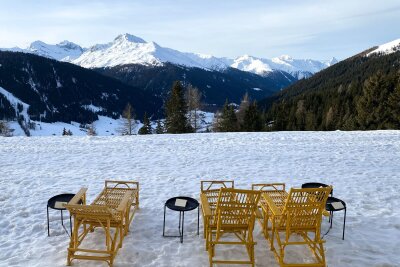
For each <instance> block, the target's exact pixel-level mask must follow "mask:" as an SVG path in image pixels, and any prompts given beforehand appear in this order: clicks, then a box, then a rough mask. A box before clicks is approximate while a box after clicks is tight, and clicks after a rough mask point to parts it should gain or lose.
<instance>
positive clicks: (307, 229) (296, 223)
mask: <svg viewBox="0 0 400 267" xmlns="http://www.w3.org/2000/svg"><path fill="white" fill-rule="evenodd" d="M331 189H332V188H331V187H327V188H309V189H295V188H292V189H290V191H289V194H288V196H287V199H286V202H285V205H284V207H283V209H282V208H281V207H277V206H276V205H275V204H274V203H273V202H274V201H273V200H272V198H270V197H268V195H267V194H265V193H264V195H263V197H265V198H266V199H267V202H268V205H269V207H270V211H269V212H271V213H272V214H274V216H270V217H268V218H269V219H270V220H271V221H272V227H271V228H270V229H266V230H267V231H269V230H271V235H268V238H270V239H271V240H270V244H271V250H272V251H273V252H274V255H275V257H276V259H277V261H278V263H279V265H280V266H281V267H289V266H290V267H294V266H296V267H297V266H321V267H322V266H326V261H325V251H324V247H323V243H324V242H325V241H324V240H322V239H321V221H322V214H323V211H324V210H325V203H326V200H327V198H328V196H329V194H330V192H331ZM282 235H283V237H282ZM293 235H297V236H300V237H301V238H302V241H291V240H290V238H291V237H292V236H293ZM275 241H276V243H277V246H275ZM292 245H305V246H308V248H309V249H310V251H311V252H312V254H313V256H314V259H315V262H313V263H287V262H286V261H285V249H286V248H288V247H289V246H292Z"/></svg>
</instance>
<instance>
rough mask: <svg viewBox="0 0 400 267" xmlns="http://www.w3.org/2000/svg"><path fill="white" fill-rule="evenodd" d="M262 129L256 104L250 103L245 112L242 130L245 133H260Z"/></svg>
mask: <svg viewBox="0 0 400 267" xmlns="http://www.w3.org/2000/svg"><path fill="white" fill-rule="evenodd" d="M262 129H263V124H262V120H261V114H260V112H259V110H258V108H257V102H256V101H254V102H253V103H251V104H250V105H249V106H248V108H247V110H246V111H245V114H244V118H243V126H242V130H243V131H246V132H260V131H262Z"/></svg>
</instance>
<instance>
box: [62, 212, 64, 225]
mask: <svg viewBox="0 0 400 267" xmlns="http://www.w3.org/2000/svg"><path fill="white" fill-rule="evenodd" d="M61 225H62V226H64V217H63V212H62V210H61Z"/></svg>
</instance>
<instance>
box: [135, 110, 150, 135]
mask: <svg viewBox="0 0 400 267" xmlns="http://www.w3.org/2000/svg"><path fill="white" fill-rule="evenodd" d="M152 133H153V129H152V128H151V125H150V120H149V118H148V117H147V113H146V112H145V113H144V115H143V126H142V127H141V128H140V129H139V132H138V134H152Z"/></svg>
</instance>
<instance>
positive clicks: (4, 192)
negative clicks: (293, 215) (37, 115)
mask: <svg viewBox="0 0 400 267" xmlns="http://www.w3.org/2000/svg"><path fill="white" fill-rule="evenodd" d="M0 139H1V140H0V141H1V145H0V163H1V176H0V191H1V194H0V226H1V227H0V248H1V249H0V266H2V267H3V266H4V267H5V266H21V267H22V266H32V267H35V266H38V267H39V266H40V267H47V266H49V267H50V266H52V267H53V266H60V267H61V266H65V264H66V257H67V246H68V243H69V237H68V236H67V235H66V234H65V232H64V230H63V228H62V226H61V223H60V221H59V220H60V213H59V212H57V211H54V210H51V211H50V227H51V237H47V223H46V204H47V200H48V199H49V198H50V197H51V196H53V195H56V194H60V193H67V192H72V193H75V192H77V191H78V190H79V189H80V188H81V187H88V188H89V189H88V195H87V200H88V202H92V201H93V199H94V198H95V196H96V195H97V194H98V193H99V192H100V190H101V188H102V187H103V185H104V180H106V179H117V180H137V181H139V182H140V209H139V210H138V212H137V213H136V215H135V218H134V220H133V222H132V225H131V232H130V233H129V234H128V235H127V236H126V238H125V240H124V244H123V247H122V248H121V249H120V250H119V252H118V255H117V257H116V259H115V266H119V267H125V266H126V267H128V266H137V267H139V266H140V267H171V266H176V267H187V266H192V267H204V266H208V254H207V251H205V247H204V239H203V238H202V235H203V230H202V220H201V217H200V236H197V234H196V231H197V212H195V211H194V212H188V213H185V233H184V234H185V238H184V243H183V244H181V243H180V242H179V240H178V238H163V237H162V224H163V207H164V203H165V201H166V200H167V199H168V198H170V197H174V196H179V195H186V196H190V197H194V198H196V199H199V193H200V180H202V179H234V180H235V186H236V187H237V188H250V186H251V184H252V183H271V182H285V183H286V184H287V187H288V188H290V187H299V186H300V185H301V184H302V183H304V182H312V181H315V182H323V183H328V184H332V185H333V187H334V195H335V196H336V197H338V198H341V199H343V200H344V201H346V203H347V208H348V210H347V220H346V235H345V240H344V241H343V240H342V239H341V237H342V236H341V234H342V223H343V212H337V213H335V216H334V219H333V228H332V229H331V231H330V232H329V234H328V235H327V236H326V237H325V238H324V239H325V240H326V243H325V248H326V259H327V265H328V266H329V267H346V266H352V267H365V266H371V267H378V266H379V267H382V266H387V267H389V266H393V267H394V266H398V263H399V262H400V254H399V253H398V247H399V245H400V243H399V238H398V237H399V235H400V227H399V226H400V210H399V209H398V206H399V197H398V192H399V191H400V183H399V173H400V167H399V162H400V131H374V132H280V133H226V134H186V135H153V136H131V137H128V136H125V137H76V136H72V137H31V138H23V137H11V138H0ZM64 216H65V215H64ZM65 217H66V216H65ZM64 223H65V224H66V227H67V228H68V227H69V222H68V220H65V222H64ZM177 223H178V215H177V213H174V212H169V213H167V232H168V233H171V234H174V232H175V233H176V232H177V231H178V225H177ZM328 227H329V223H328V219H327V218H324V220H323V224H322V232H324V233H325V232H326V230H327V229H328ZM101 234H102V232H101V231H98V230H96V231H95V232H94V233H90V235H91V239H90V240H91V242H94V243H96V244H97V243H100V242H101V240H103V239H101V237H102V235H101ZM254 237H255V241H256V242H257V245H256V246H255V259H256V266H257V267H266V266H269V267H277V266H278V264H277V263H276V261H275V258H274V256H273V253H272V252H271V251H270V250H269V247H268V244H267V241H266V240H265V239H264V238H263V235H262V233H261V229H260V226H259V224H256V226H255V230H254ZM217 251H220V250H217ZM241 252H242V248H240V249H238V247H235V246H233V247H231V248H229V249H228V248H226V249H223V250H222V252H221V253H220V254H217V255H221V256H222V257H225V258H229V257H235V256H240V255H242V254H241ZM308 253H309V251H308V250H307V249H299V250H296V251H292V253H289V254H288V258H289V260H290V259H293V258H296V259H305V258H306V255H308ZM73 266H77V267H78V266H107V265H106V264H105V263H99V262H89V261H79V260H77V261H74V262H73Z"/></svg>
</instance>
